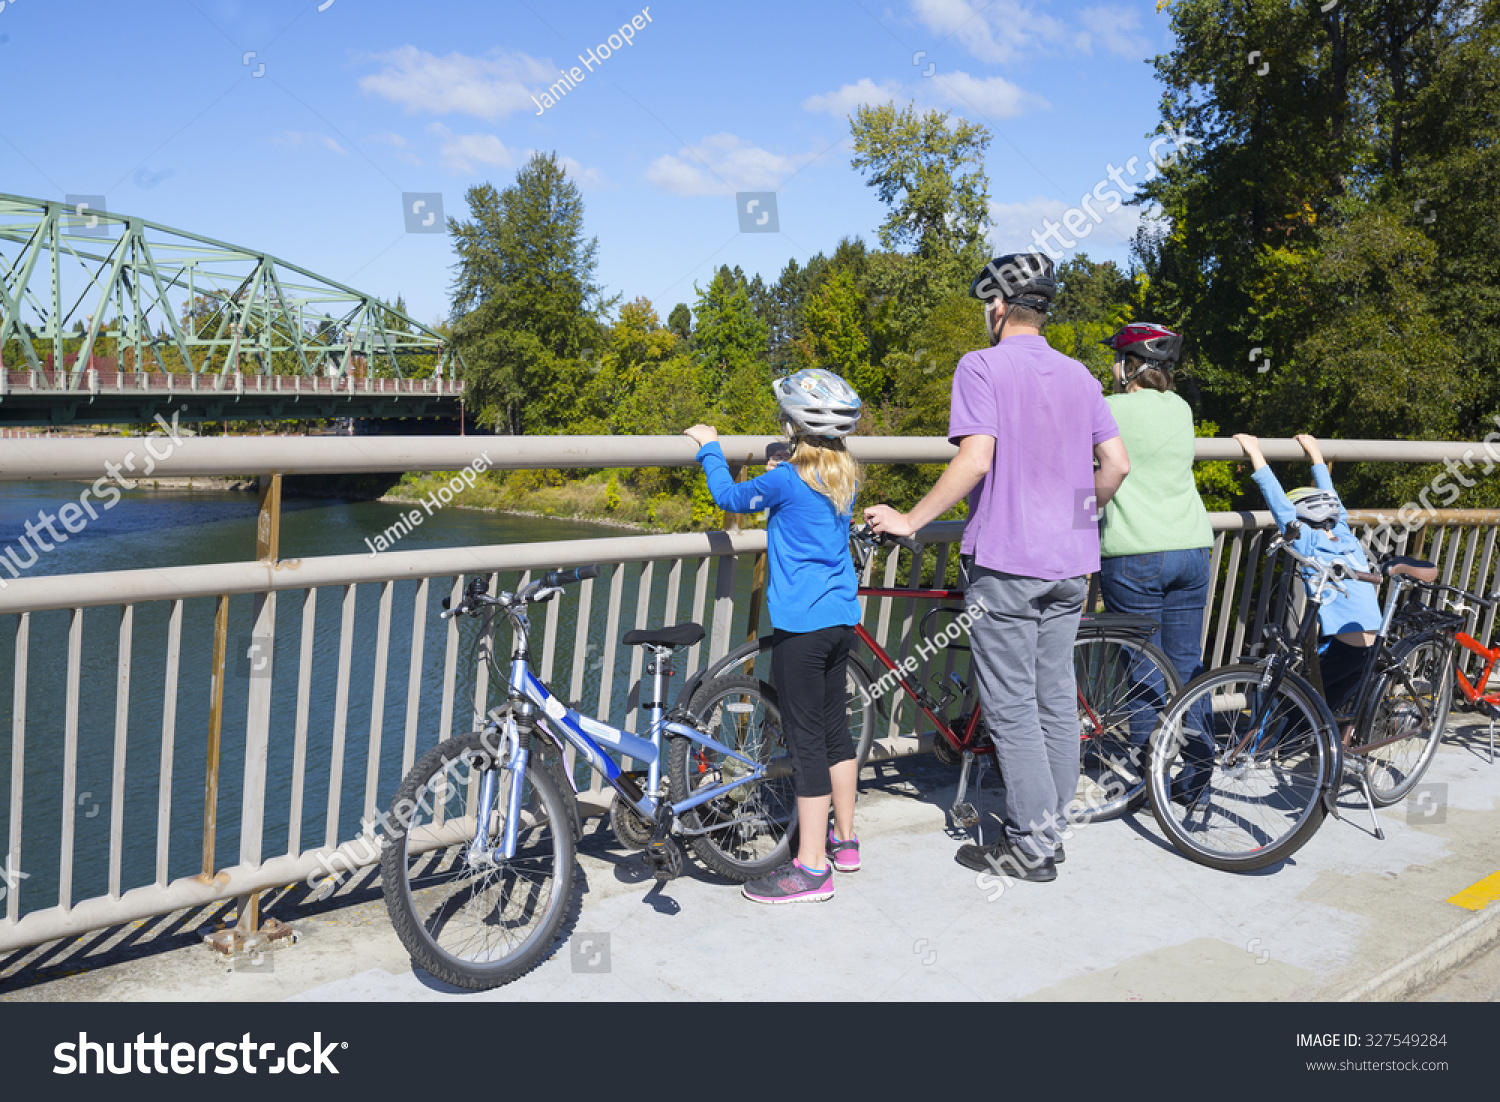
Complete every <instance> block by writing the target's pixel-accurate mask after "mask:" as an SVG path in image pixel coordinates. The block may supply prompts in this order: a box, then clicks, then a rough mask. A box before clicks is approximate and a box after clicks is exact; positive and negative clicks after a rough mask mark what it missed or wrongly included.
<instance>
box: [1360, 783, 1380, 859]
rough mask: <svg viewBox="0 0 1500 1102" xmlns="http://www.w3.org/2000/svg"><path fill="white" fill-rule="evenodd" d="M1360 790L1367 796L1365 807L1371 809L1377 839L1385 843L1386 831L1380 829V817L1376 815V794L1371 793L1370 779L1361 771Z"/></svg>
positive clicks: (1371, 818) (1372, 823)
mask: <svg viewBox="0 0 1500 1102" xmlns="http://www.w3.org/2000/svg"><path fill="white" fill-rule="evenodd" d="M1359 790H1360V791H1361V792H1363V793H1364V794H1365V806H1366V807H1368V808H1369V809H1370V825H1371V826H1372V827H1374V828H1375V837H1376V839H1377V840H1379V841H1382V842H1383V841H1385V831H1383V830H1381V829H1380V817H1379V816H1378V815H1376V814H1375V794H1374V793H1373V792H1371V791H1370V778H1369V777H1367V776H1366V775H1365V771H1364V770H1363V769H1361V770H1360V771H1359Z"/></svg>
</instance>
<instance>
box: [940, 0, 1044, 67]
mask: <svg viewBox="0 0 1500 1102" xmlns="http://www.w3.org/2000/svg"><path fill="white" fill-rule="evenodd" d="M911 9H912V14H913V15H915V16H916V17H917V21H918V22H920V23H921V24H922V25H923V26H924V27H926V28H927V29H928V30H929V31H932V32H934V33H935V34H940V35H942V36H943V37H944V38H952V39H953V41H955V42H957V43H958V44H959V45H960V46H962V47H963V48H964V49H965V50H967V51H968V52H969V53H970V54H972V55H973V56H974V57H976V58H978V59H979V60H980V61H987V62H989V63H990V64H992V65H1004V64H1006V63H1008V62H1011V61H1015V60H1017V59H1018V58H1020V57H1022V56H1023V55H1025V54H1026V53H1027V52H1029V51H1031V50H1034V49H1036V48H1037V46H1038V45H1039V44H1042V43H1057V42H1061V41H1064V40H1065V39H1066V38H1067V37H1068V32H1067V28H1066V27H1065V26H1064V25H1063V24H1062V23H1061V22H1059V21H1058V20H1056V19H1054V18H1052V16H1050V15H1046V14H1044V13H1042V12H1040V11H1038V10H1037V9H1036V8H1034V7H1031V6H1029V5H1027V4H1023V3H1021V2H1020V0H993V2H991V3H988V4H985V3H981V2H977V0H911Z"/></svg>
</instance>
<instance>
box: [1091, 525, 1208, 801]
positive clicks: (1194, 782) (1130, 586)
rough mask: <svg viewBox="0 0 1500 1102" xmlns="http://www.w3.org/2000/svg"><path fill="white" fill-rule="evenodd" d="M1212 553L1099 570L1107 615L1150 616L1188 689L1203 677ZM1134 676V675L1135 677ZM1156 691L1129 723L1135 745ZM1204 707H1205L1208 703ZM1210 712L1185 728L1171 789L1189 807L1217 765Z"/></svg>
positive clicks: (1146, 727)
mask: <svg viewBox="0 0 1500 1102" xmlns="http://www.w3.org/2000/svg"><path fill="white" fill-rule="evenodd" d="M1208 557H1209V556H1208V548H1206V547H1198V548H1193V549H1191V550H1187V551H1157V552H1153V553H1151V554H1147V555H1120V556H1118V557H1116V558H1110V559H1104V560H1103V561H1102V562H1101V564H1100V567H1099V586H1100V589H1101V590H1102V591H1103V594H1104V607H1105V609H1106V610H1108V611H1109V612H1118V613H1130V614H1134V615H1137V616H1149V617H1151V619H1153V620H1155V621H1156V622H1157V623H1158V624H1160V625H1161V631H1159V632H1158V633H1157V634H1156V636H1155V637H1154V638H1153V639H1152V642H1154V643H1155V644H1156V645H1157V646H1158V647H1160V648H1161V650H1162V652H1163V653H1164V654H1166V656H1167V659H1168V660H1169V661H1170V662H1171V663H1172V667H1173V668H1174V669H1175V670H1176V671H1177V676H1178V677H1179V678H1181V679H1182V683H1183V684H1184V685H1186V684H1187V683H1188V682H1189V681H1191V680H1192V679H1193V678H1194V677H1197V676H1198V675H1199V674H1200V673H1202V672H1203V644H1202V637H1203V609H1204V606H1205V605H1206V604H1207V603H1208V587H1209V576H1208ZM1139 665H1140V667H1141V669H1140V670H1139V671H1138V672H1136V676H1137V677H1139V678H1140V679H1143V680H1149V679H1152V678H1151V673H1150V664H1149V663H1147V662H1145V661H1142V662H1140V663H1139ZM1133 672H1135V671H1133ZM1154 680H1155V681H1156V682H1157V684H1156V685H1152V686H1150V688H1149V690H1147V691H1144V692H1141V693H1140V694H1138V699H1139V702H1140V703H1139V707H1138V708H1137V711H1136V714H1135V715H1134V716H1133V717H1132V719H1131V725H1130V726H1131V739H1130V741H1131V743H1132V744H1133V745H1135V746H1142V747H1143V746H1145V744H1146V742H1147V740H1148V739H1150V737H1151V730H1152V728H1153V727H1154V726H1155V721H1156V714H1155V713H1156V710H1155V708H1154V707H1153V706H1152V701H1153V700H1154V699H1159V694H1160V692H1161V690H1162V686H1160V681H1161V679H1160V677H1155V678H1154ZM1205 704H1206V702H1205ZM1210 722H1211V715H1210V712H1209V710H1208V708H1207V707H1206V706H1205V707H1202V708H1197V709H1194V715H1191V716H1188V717H1187V722H1186V723H1185V724H1184V734H1185V737H1186V745H1184V746H1183V748H1182V760H1183V769H1182V772H1181V773H1180V774H1179V775H1178V777H1177V780H1176V782H1175V783H1174V785H1173V790H1174V792H1173V794H1174V795H1180V796H1182V797H1184V798H1186V799H1187V800H1189V802H1192V801H1193V800H1195V799H1196V798H1197V796H1198V794H1199V792H1200V791H1201V789H1202V787H1203V786H1204V785H1206V784H1207V783H1208V780H1209V775H1210V770H1211V768H1212V764H1213V747H1214V740H1213V734H1212V732H1211V731H1210V729H1209V723H1210Z"/></svg>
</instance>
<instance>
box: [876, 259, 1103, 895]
mask: <svg viewBox="0 0 1500 1102" xmlns="http://www.w3.org/2000/svg"><path fill="white" fill-rule="evenodd" d="M971 293H972V294H973V295H974V297H975V298H978V299H980V300H982V301H983V302H984V304H985V322H986V326H987V328H988V329H989V333H990V345H991V347H990V348H987V349H982V350H980V351H978V352H970V353H969V354H968V355H967V356H965V357H964V358H963V359H962V360H960V361H959V362H958V369H957V370H956V371H955V372H954V373H953V397H952V402H951V406H950V410H949V422H948V438H949V440H951V441H952V442H953V443H955V444H957V445H958V455H956V456H955V457H954V458H953V459H952V461H951V462H949V464H948V469H947V470H945V471H944V472H943V474H942V477H941V478H939V479H938V481H937V485H935V486H933V488H932V489H931V490H930V491H929V492H928V494H927V496H926V497H924V498H923V499H922V500H921V501H920V502H918V503H917V506H916V507H915V508H914V509H912V511H911V512H910V513H904V514H903V513H898V512H897V511H896V510H894V509H892V508H891V507H890V506H888V505H876V506H873V507H871V508H869V509H867V510H865V519H866V520H868V521H869V522H870V523H872V524H873V525H874V527H875V529H876V530H877V531H881V532H889V533H892V534H893V535H898V536H909V535H912V534H913V533H914V532H915V531H916V530H917V529H919V528H921V527H922V526H923V525H926V524H929V523H931V522H932V521H934V520H936V519H937V518H938V517H940V516H942V515H943V514H944V513H946V512H947V511H948V510H949V509H951V508H953V506H954V505H956V504H958V502H959V501H960V500H962V499H963V498H964V496H965V495H967V496H968V499H969V518H968V522H967V523H966V524H965V525H964V536H963V544H962V548H961V550H962V554H963V559H962V560H961V561H962V563H963V567H964V573H965V588H966V590H967V592H968V599H969V603H970V604H973V603H974V602H975V601H976V600H978V601H981V602H982V603H983V606H984V608H985V614H984V615H983V616H982V617H980V618H979V620H977V621H976V622H975V624H974V627H973V629H972V638H971V640H970V642H971V644H972V646H973V659H974V675H975V679H976V681H977V684H978V689H979V700H980V703H981V705H983V708H984V718H985V724H986V726H987V728H988V729H989V732H990V737H991V738H992V739H993V740H994V742H995V756H996V760H997V762H998V763H999V766H1000V772H1001V775H1002V776H1003V777H1004V780H1005V832H1004V835H1003V836H1002V837H1001V838H1000V839H999V840H998V841H996V842H994V843H992V844H990V845H988V846H974V845H969V846H964V847H962V848H961V849H960V850H959V852H958V860H959V862H960V863H961V864H963V865H965V866H967V867H969V868H972V869H976V870H979V871H986V870H993V871H995V872H1000V873H1004V874H1005V875H1007V876H1013V877H1017V878H1019V879H1023V880H1034V881H1045V880H1055V879H1056V878H1057V862H1059V861H1061V860H1063V850H1062V844H1061V835H1062V831H1063V830H1065V829H1066V821H1067V808H1068V805H1069V803H1070V802H1071V801H1072V800H1073V796H1074V793H1075V792H1076V791H1077V788H1078V771H1079V729H1078V705H1077V695H1076V692H1075V689H1074V684H1073V643H1074V639H1075V637H1076V636H1077V634H1078V621H1079V617H1080V616H1081V614H1082V612H1083V601H1084V598H1085V596H1087V594H1088V576H1089V575H1090V574H1092V573H1094V572H1095V571H1096V570H1098V569H1099V527H1098V518H1099V513H1100V511H1101V510H1102V509H1103V508H1104V506H1105V504H1106V503H1107V502H1108V501H1109V499H1110V498H1111V497H1113V496H1114V492H1115V491H1116V490H1117V489H1119V487H1120V483H1122V482H1123V481H1124V480H1125V476H1126V475H1127V474H1128V473H1129V471H1130V460H1129V457H1128V456H1127V455H1126V453H1125V445H1124V443H1123V442H1122V441H1121V440H1120V430H1119V429H1118V428H1117V427H1116V426H1115V419H1114V416H1113V415H1112V414H1111V413H1110V411H1109V406H1108V404H1107V403H1106V402H1105V401H1104V394H1103V391H1102V388H1101V387H1100V386H1099V382H1098V380H1096V379H1095V378H1094V377H1093V376H1092V375H1090V374H1089V372H1088V369H1087V368H1086V367H1084V366H1083V365H1082V364H1081V363H1079V362H1078V361H1077V360H1073V359H1070V358H1069V357H1067V356H1064V355H1063V354H1062V353H1060V352H1056V351H1054V350H1053V349H1052V348H1051V346H1050V345H1048V344H1047V342H1046V340H1045V339H1043V337H1042V326H1043V325H1044V324H1046V320H1047V308H1048V307H1049V306H1050V305H1051V302H1052V299H1053V297H1054V296H1055V295H1056V294H1057V282H1056V280H1055V279H1054V277H1053V268H1052V261H1051V260H1050V259H1049V258H1047V257H1046V256H1043V255H1041V254H1040V253H1013V254H1011V255H1009V256H1002V257H997V258H996V259H995V260H992V261H991V262H990V263H989V264H987V265H985V267H984V270H983V271H981V272H980V273H979V275H978V276H976V277H975V279H974V284H973V286H972V288H971ZM1096 459H1097V460H1098V467H1097V468H1096V467H1095V464H1094V461H1095V460H1096Z"/></svg>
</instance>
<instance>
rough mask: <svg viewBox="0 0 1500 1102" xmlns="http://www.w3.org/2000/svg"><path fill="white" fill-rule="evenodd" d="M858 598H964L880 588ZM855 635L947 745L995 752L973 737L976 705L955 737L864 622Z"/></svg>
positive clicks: (864, 590)
mask: <svg viewBox="0 0 1500 1102" xmlns="http://www.w3.org/2000/svg"><path fill="white" fill-rule="evenodd" d="M859 596H861V597H906V598H919V597H921V598H928V599H930V600H938V601H962V600H963V597H964V595H963V591H962V590H958V589H881V588H875V587H861V588H860V590H859ZM960 611H962V610H961V609H956V608H946V609H945V608H942V607H939V608H935V609H933V610H932V612H950V613H953V614H955V615H956V614H958V613H959V612H960ZM931 614H932V613H929V614H928V615H931ZM924 623H925V618H924ZM854 635H855V637H856V638H857V639H859V640H860V642H862V643H864V645H865V646H866V647H868V648H869V651H870V653H871V654H872V655H874V656H875V660H876V661H877V662H879V663H880V664H881V665H882V666H884V667H885V669H886V674H885V675H883V676H882V677H881V680H884V679H885V677H886V676H889V675H890V674H895V675H896V687H897V688H899V689H901V690H902V691H904V692H905V693H906V695H907V696H909V697H911V699H912V702H913V703H914V704H916V706H917V707H918V708H920V709H921V710H922V714H923V715H925V716H926V717H927V718H928V719H930V720H931V721H932V723H933V726H934V727H935V728H936V731H937V734H938V735H939V736H940V737H942V738H945V739H947V740H948V743H949V745H951V746H952V747H953V749H954V750H956V751H958V752H960V753H962V752H963V751H964V750H972V751H973V752H974V753H975V754H976V755H982V754H993V753H994V752H995V744H994V743H993V742H991V741H990V740H989V739H987V738H986V739H976V737H975V736H976V735H977V734H978V732H979V721H980V715H981V711H982V709H981V708H980V706H979V704H978V703H977V702H976V703H975V705H974V710H973V711H972V712H971V713H970V714H969V722H968V723H967V724H966V725H965V726H964V729H963V734H962V735H961V736H960V735H958V734H955V733H954V730H953V728H952V727H950V726H949V725H948V722H947V720H945V719H944V718H943V717H942V716H940V715H939V714H938V713H937V709H938V708H939V707H941V706H942V705H941V704H940V703H939V702H938V701H936V700H933V698H932V694H931V693H929V692H928V691H927V690H926V689H925V688H923V687H922V686H920V685H913V684H912V683H911V682H910V681H908V680H907V679H906V673H907V671H906V668H905V666H904V665H902V664H901V663H898V662H897V661H896V660H895V659H894V658H892V657H891V656H890V655H889V654H887V653H886V650H885V648H884V647H882V646H881V645H880V644H879V642H877V641H876V639H875V637H874V636H873V635H871V634H870V633H869V631H868V630H867V629H866V628H865V625H864V624H863V623H860V624H855V625H854Z"/></svg>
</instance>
